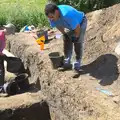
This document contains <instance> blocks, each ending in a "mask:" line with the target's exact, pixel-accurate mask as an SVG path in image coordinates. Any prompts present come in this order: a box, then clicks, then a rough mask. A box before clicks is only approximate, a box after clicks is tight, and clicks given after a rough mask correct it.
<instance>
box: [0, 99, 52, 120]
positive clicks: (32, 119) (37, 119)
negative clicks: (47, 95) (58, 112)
mask: <svg viewBox="0 0 120 120" xmlns="http://www.w3.org/2000/svg"><path fill="white" fill-rule="evenodd" d="M0 120H51V116H50V111H49V106H48V104H47V102H46V101H41V102H40V103H35V104H33V105H30V106H26V108H18V109H16V110H14V111H12V110H11V109H9V110H5V111H4V112H2V114H0Z"/></svg>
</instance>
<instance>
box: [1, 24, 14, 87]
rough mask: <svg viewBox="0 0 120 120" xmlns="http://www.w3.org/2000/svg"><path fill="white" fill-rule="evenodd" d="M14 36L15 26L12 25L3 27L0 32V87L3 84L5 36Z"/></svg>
mask: <svg viewBox="0 0 120 120" xmlns="http://www.w3.org/2000/svg"><path fill="white" fill-rule="evenodd" d="M10 34H15V26H14V25H13V24H7V25H4V29H3V30H0V86H1V85H3V84H4V76H5V70H4V58H5V55H4V54H3V53H2V52H3V50H4V48H5V43H6V35H10Z"/></svg>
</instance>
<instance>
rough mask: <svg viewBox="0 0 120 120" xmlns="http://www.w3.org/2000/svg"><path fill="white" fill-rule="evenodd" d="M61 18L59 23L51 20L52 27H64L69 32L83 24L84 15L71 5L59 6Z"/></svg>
mask: <svg viewBox="0 0 120 120" xmlns="http://www.w3.org/2000/svg"><path fill="white" fill-rule="evenodd" d="M58 8H59V10H60V18H59V19H58V20H57V21H53V20H50V25H51V27H59V26H62V27H64V28H67V29H69V30H74V29H75V28H76V27H77V25H78V24H80V23H81V22H82V19H83V17H84V13H83V12H81V11H78V10H76V9H75V8H73V7H71V6H69V5H58Z"/></svg>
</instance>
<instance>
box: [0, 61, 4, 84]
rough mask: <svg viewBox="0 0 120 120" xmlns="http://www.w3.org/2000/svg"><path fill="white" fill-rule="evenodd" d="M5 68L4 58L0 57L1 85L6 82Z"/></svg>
mask: <svg viewBox="0 0 120 120" xmlns="http://www.w3.org/2000/svg"><path fill="white" fill-rule="evenodd" d="M4 77H5V70H4V60H3V59H0V86H1V85H3V84H4Z"/></svg>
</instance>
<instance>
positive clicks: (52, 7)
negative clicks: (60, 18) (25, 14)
mask: <svg viewBox="0 0 120 120" xmlns="http://www.w3.org/2000/svg"><path fill="white" fill-rule="evenodd" d="M55 10H58V7H57V5H56V4H54V3H49V4H47V5H46V6H45V15H46V16H48V14H49V13H52V14H54V13H55Z"/></svg>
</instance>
